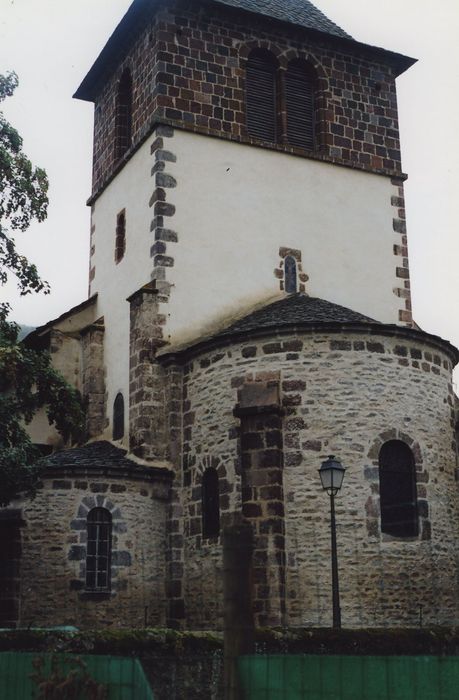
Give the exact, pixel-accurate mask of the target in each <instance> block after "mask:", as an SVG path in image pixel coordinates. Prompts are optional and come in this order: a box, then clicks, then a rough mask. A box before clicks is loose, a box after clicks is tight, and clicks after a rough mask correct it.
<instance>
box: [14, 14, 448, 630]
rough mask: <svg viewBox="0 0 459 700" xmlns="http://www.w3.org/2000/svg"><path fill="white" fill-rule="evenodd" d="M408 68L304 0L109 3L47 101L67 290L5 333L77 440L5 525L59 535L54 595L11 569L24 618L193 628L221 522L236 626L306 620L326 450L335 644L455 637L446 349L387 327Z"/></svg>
mask: <svg viewBox="0 0 459 700" xmlns="http://www.w3.org/2000/svg"><path fill="white" fill-rule="evenodd" d="M413 63H414V60H413V59H411V58H407V57H406V56H403V55H401V54H397V53H393V52H390V51H386V50H384V49H381V48H376V47H373V46H369V45H367V44H363V43H360V42H359V41H357V40H355V39H353V38H352V37H351V36H349V35H348V34H347V33H346V32H345V31H344V30H342V29H341V28H340V27H338V26H336V25H335V24H334V23H333V22H332V21H331V20H329V19H328V18H327V17H325V16H324V15H323V14H322V12H321V11H320V10H319V9H317V8H316V7H315V6H314V5H312V4H311V3H310V2H309V0H283V2H275V1H274V0H270V1H269V2H266V1H264V0H194V1H193V2H191V1H190V0H134V2H133V3H132V5H131V7H130V8H129V10H128V12H127V13H126V15H125V16H124V17H123V19H122V20H121V22H120V24H119V25H118V27H117V28H116V29H115V31H114V33H113V34H112V36H111V37H110V39H109V41H108V43H107V44H106V46H105V47H104V48H103V50H102V52H101V54H100V55H99V57H98V58H97V60H96V62H95V63H94V65H93V67H92V68H91V70H90V71H89V73H88V75H87V76H86V77H85V79H84V80H83V82H82V83H81V85H80V87H79V88H78V90H77V92H76V94H75V96H76V97H77V98H79V99H83V100H87V101H90V102H93V103H94V110H95V112H94V115H95V121H94V156H93V190H92V194H91V197H90V200H89V203H90V206H91V212H92V222H91V253H90V273H89V299H88V300H87V301H86V302H83V304H81V305H80V306H79V307H77V308H76V309H73V310H72V311H71V312H69V313H68V314H64V315H63V316H62V317H60V319H57V320H56V321H53V322H50V324H47V326H45V327H43V328H41V329H38V331H36V332H35V334H34V335H33V336H32V338H31V339H29V342H31V343H39V342H41V343H42V344H44V343H45V341H46V342H47V343H48V344H49V343H53V344H54V345H53V347H54V348H55V353H54V356H55V358H56V362H60V363H61V366H62V368H63V370H64V372H67V376H69V377H70V376H72V378H73V380H74V381H75V382H76V383H77V385H78V386H80V387H81V389H82V391H83V393H84V395H85V396H86V399H87V403H88V444H87V445H86V446H84V447H79V448H75V449H70V450H64V451H61V452H55V454H53V455H52V456H51V457H50V458H49V460H48V476H49V479H48V481H46V480H45V482H46V483H45V486H44V490H43V491H42V492H41V493H40V494H39V496H38V497H37V499H36V501H35V502H33V503H31V504H26V505H25V506H24V507H23V513H22V516H21V517H23V518H24V520H26V521H27V519H29V522H30V523H31V527H30V528H29V532H30V531H31V530H32V529H33V528H37V527H39V523H40V518H43V513H44V512H46V513H48V514H49V513H51V516H50V517H51V519H52V518H54V517H56V518H58V522H59V526H58V528H57V530H58V533H59V537H60V542H61V545H60V549H59V547H58V548H56V550H55V551H54V552H53V554H52V555H50V556H52V557H53V566H55V567H56V568H58V569H59V572H61V576H60V579H59V581H60V583H59V586H60V588H59V591H57V592H56V590H54V591H53V595H54V602H53V604H51V597H50V595H48V593H49V592H47V591H46V584H45V583H43V582H41V579H40V577H39V576H37V577H35V583H34V584H33V585H34V586H35V589H34V592H33V595H31V596H29V600H28V601H27V600H26V601H24V603H23V607H22V610H23V613H22V614H23V618H24V621H27V619H30V616H31V612H28V606H29V607H30V605H31V603H30V600H32V601H33V600H34V598H35V599H40V600H41V604H40V610H41V613H40V614H41V616H42V618H43V621H46V620H47V619H49V618H50V617H51V616H53V615H54V616H56V614H57V615H58V618H59V619H58V620H55V621H56V622H59V623H61V624H78V625H79V626H85V625H86V626H88V625H91V624H94V622H95V621H97V623H98V624H101V622H102V621H104V620H105V621H107V622H108V624H113V625H120V626H127V625H132V624H141V623H142V619H143V618H142V616H143V614H144V613H143V611H144V610H146V609H148V624H150V625H160V624H162V625H164V624H167V625H171V626H176V627H185V628H190V629H193V628H194V629H199V628H204V629H206V628H214V627H221V624H222V614H223V600H222V543H221V532H222V530H223V529H224V528H225V527H226V526H229V525H232V524H235V523H239V522H241V521H242V520H243V521H245V522H247V523H250V524H251V526H252V530H253V535H254V552H253V566H254V577H253V591H252V598H253V610H254V614H255V617H256V622H257V624H259V625H261V626H266V625H287V626H288V625H293V626H307V625H309V626H323V625H329V624H330V611H331V601H330V597H331V594H330V590H331V585H330V572H329V567H328V561H329V533H328V512H327V508H328V500H327V499H326V496H325V495H324V494H323V492H322V489H321V486H320V482H319V479H318V475H317V469H318V468H319V466H320V463H321V462H322V461H323V460H324V459H326V457H327V456H328V455H329V454H336V455H337V456H339V458H340V460H341V461H342V462H343V464H344V465H345V466H346V467H347V471H346V478H345V483H344V486H343V489H342V492H341V494H340V498H339V500H338V504H337V521H338V539H339V546H340V567H341V576H340V579H341V586H342V619H343V625H345V626H354V627H357V626H384V625H391V626H394V625H400V624H403V625H415V624H417V621H418V616H419V610H420V609H422V610H424V621H425V623H426V624H440V625H441V624H451V623H453V622H454V623H455V624H456V623H458V622H459V609H458V600H459V595H458V593H459V591H458V588H457V587H458V584H457V580H458V578H457V554H458V553H457V542H458V541H459V540H458V528H459V513H458V503H457V485H456V479H455V474H456V471H455V470H456V466H457V464H456V461H457V455H456V449H457V448H456V438H455V434H454V406H455V401H456V398H455V395H454V393H453V389H452V382H451V373H452V369H453V367H454V366H455V364H456V363H457V361H458V359H459V355H458V351H457V350H456V349H455V348H454V347H452V346H451V345H450V344H449V343H448V342H446V341H444V340H442V339H440V338H438V337H436V336H432V335H429V334H428V333H424V332H422V331H420V330H419V328H418V327H417V326H416V324H414V323H413V320H412V314H411V299H410V279H409V266H408V247H407V234H406V223H405V209H404V196H403V183H404V181H405V179H406V175H405V174H404V173H403V170H402V165H401V156H400V143H399V131H398V120H397V102H396V78H397V76H399V75H400V74H401V73H403V72H404V71H405V70H407V69H408V68H409V67H410V66H411V65H412V64H413ZM75 377H76V379H75ZM53 440H54V437H49V438H46V440H41V441H48V442H51V443H52V442H53ZM54 441H55V440H54ZM96 477H97V478H96ZM45 497H46V499H48V500H47V501H46V503H47V504H48V505H47V507H46V509H44V510H43V509H42V510H40V508H41V506H40V503H41V500H40V499H44V498H45ZM52 504H55V507H54V506H53V505H52ZM97 533H99V534H97ZM100 533H102V534H100ZM98 538H99V539H98ZM33 546H34V543H33V542H28V541H27V535H25V540H24V543H23V552H24V554H23V556H24V559H25V562H26V563H25V564H24V566H25V569H27V566H28V567H29V569H31V567H32V568H33V561H34V559H33V556H32V555H31V554H30V553H29V554H27V552H32V551H33ZM98 548H99V549H100V551H102V550H103V552H105V553H104V554H103V555H101V556H100V557H99V558H98V559H97V558H96V559H95V558H94V556H95V555H94V554H93V551H98V552H99V549H98ZM60 599H62V605H61V604H60V603H59V600H60ZM56 600H57V601H58V603H57V605H56V602H55V601H56ZM46 601H48V603H47V602H46ZM56 610H57V611H58V613H56ZM139 621H140V622H139ZM35 622H37V620H36V619H35ZM40 622H42V620H40Z"/></svg>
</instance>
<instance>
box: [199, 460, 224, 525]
mask: <svg viewBox="0 0 459 700" xmlns="http://www.w3.org/2000/svg"><path fill="white" fill-rule="evenodd" d="M219 533H220V495H219V488H218V474H217V470H216V469H214V468H213V467H209V469H206V471H205V472H204V474H203V477H202V534H203V536H204V537H217V536H218V535H219Z"/></svg>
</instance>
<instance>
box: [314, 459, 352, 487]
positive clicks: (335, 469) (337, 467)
mask: <svg viewBox="0 0 459 700" xmlns="http://www.w3.org/2000/svg"><path fill="white" fill-rule="evenodd" d="M345 471H346V469H345V467H343V465H342V464H341V462H340V461H339V460H337V459H335V457H334V455H330V457H329V458H328V459H327V460H326V461H325V462H322V465H321V467H320V469H319V475H320V480H321V482H322V488H323V489H324V490H325V491H327V492H328V493H333V494H336V493H337V492H338V491H339V490H340V488H341V486H342V483H343V479H344V472H345Z"/></svg>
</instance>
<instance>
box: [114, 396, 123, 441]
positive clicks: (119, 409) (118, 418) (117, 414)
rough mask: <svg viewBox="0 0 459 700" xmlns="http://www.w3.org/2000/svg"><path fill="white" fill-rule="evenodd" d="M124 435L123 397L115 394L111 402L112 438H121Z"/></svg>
mask: <svg viewBox="0 0 459 700" xmlns="http://www.w3.org/2000/svg"><path fill="white" fill-rule="evenodd" d="M123 436H124V399H123V394H117V395H116V397H115V401H114V402H113V439H114V440H121V438H122V437H123Z"/></svg>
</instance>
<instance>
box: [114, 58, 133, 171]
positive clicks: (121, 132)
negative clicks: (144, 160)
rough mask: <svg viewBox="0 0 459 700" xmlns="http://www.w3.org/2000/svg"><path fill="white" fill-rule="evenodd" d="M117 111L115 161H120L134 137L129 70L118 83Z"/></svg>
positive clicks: (125, 71)
mask: <svg viewBox="0 0 459 700" xmlns="http://www.w3.org/2000/svg"><path fill="white" fill-rule="evenodd" d="M115 110H116V111H115V160H119V159H120V158H121V157H122V156H123V155H124V153H126V151H127V150H128V149H129V147H130V145H131V136H132V78H131V72H130V70H129V69H128V68H126V69H125V70H124V71H123V73H122V75H121V78H120V81H119V83H118V91H117V95H116V105H115Z"/></svg>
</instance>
